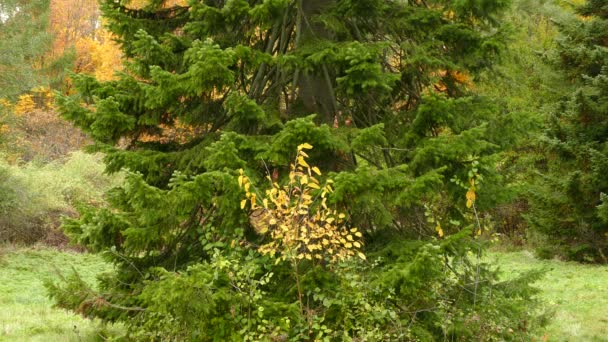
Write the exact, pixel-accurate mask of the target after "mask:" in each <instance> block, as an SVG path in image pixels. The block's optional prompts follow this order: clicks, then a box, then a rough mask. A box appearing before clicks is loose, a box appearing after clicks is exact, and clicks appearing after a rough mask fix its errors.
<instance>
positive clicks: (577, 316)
mask: <svg viewBox="0 0 608 342" xmlns="http://www.w3.org/2000/svg"><path fill="white" fill-rule="evenodd" d="M491 257H492V258H495V259H497V260H498V263H499V264H500V265H501V269H502V270H504V271H505V276H507V277H509V276H513V275H515V274H517V273H520V272H523V271H527V270H531V269H539V268H544V269H546V270H547V274H546V275H545V277H544V278H543V279H541V280H540V281H538V282H537V283H536V284H535V286H537V287H538V288H540V289H541V290H542V292H541V293H540V294H539V295H540V297H541V299H542V300H543V301H545V302H546V305H547V307H548V308H549V309H550V310H552V311H554V312H555V315H554V316H553V318H552V320H551V322H550V323H549V325H548V326H547V327H546V328H545V329H544V331H542V332H541V333H540V336H539V337H541V339H540V340H543V339H542V337H543V336H546V338H547V341H551V342H553V341H560V342H561V341H608V267H607V266H597V265H581V264H578V263H574V262H563V261H558V260H538V259H536V258H535V257H534V255H533V254H532V253H530V252H527V251H520V252H509V253H492V255H491Z"/></svg>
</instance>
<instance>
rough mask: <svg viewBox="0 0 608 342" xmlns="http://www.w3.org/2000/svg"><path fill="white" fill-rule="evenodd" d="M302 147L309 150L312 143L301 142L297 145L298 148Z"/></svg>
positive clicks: (301, 148)
mask: <svg viewBox="0 0 608 342" xmlns="http://www.w3.org/2000/svg"><path fill="white" fill-rule="evenodd" d="M303 149H307V150H310V149H312V145H311V144H309V143H303V144H300V145H298V150H303Z"/></svg>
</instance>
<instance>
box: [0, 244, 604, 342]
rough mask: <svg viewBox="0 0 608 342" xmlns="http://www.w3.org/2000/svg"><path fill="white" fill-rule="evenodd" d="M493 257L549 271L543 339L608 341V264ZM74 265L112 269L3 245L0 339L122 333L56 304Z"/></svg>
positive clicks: (96, 261) (516, 268)
mask: <svg viewBox="0 0 608 342" xmlns="http://www.w3.org/2000/svg"><path fill="white" fill-rule="evenodd" d="M490 258H493V259H496V260H497V261H498V263H499V264H500V265H501V269H502V270H504V275H505V277H511V276H515V275H516V274H517V273H520V272H524V271H527V270H531V269H539V268H541V269H542V268H544V269H546V270H547V274H546V275H545V277H544V278H543V279H541V280H540V281H539V282H538V283H537V284H536V286H537V287H539V288H540V289H541V290H542V292H541V293H540V296H541V299H542V300H543V301H545V302H546V305H547V307H548V308H549V309H550V310H552V311H554V312H555V315H554V317H553V319H552V321H551V322H550V324H549V325H548V326H547V327H546V328H545V329H544V330H543V331H542V332H540V333H539V339H538V340H540V341H542V340H543V338H542V337H543V336H546V337H547V341H551V342H553V341H556V342H557V341H560V342H561V341H608V267H607V266H593V265H581V264H577V263H570V262H562V261H557V260H538V259H536V258H535V257H534V256H533V255H532V253H530V252H526V251H520V252H494V253H491V255H490ZM72 267H74V268H75V269H76V270H77V271H78V272H79V273H80V274H81V276H82V277H83V278H84V279H85V280H87V281H89V282H91V283H93V282H94V279H95V274H97V273H98V272H104V271H107V270H110V266H109V265H108V264H107V263H105V262H104V261H103V260H102V259H101V258H100V257H99V256H96V255H91V254H78V253H73V252H60V251H56V250H53V249H48V248H10V247H4V248H3V247H2V246H0V341H95V340H103V339H102V338H101V337H100V332H101V331H103V332H104V334H106V335H107V334H110V335H114V336H119V335H120V333H121V329H120V328H119V327H116V328H107V327H103V326H101V324H100V323H96V322H93V321H90V320H87V319H83V318H82V317H79V316H76V315H74V314H72V313H69V312H66V311H64V310H61V309H57V308H53V307H52V302H51V300H50V299H49V298H48V297H47V295H46V289H45V288H44V286H43V282H44V280H45V279H58V274H57V271H58V270H60V272H62V273H64V274H65V273H67V272H69V271H70V270H71V268H72Z"/></svg>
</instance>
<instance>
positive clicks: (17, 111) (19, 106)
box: [0, 87, 90, 161]
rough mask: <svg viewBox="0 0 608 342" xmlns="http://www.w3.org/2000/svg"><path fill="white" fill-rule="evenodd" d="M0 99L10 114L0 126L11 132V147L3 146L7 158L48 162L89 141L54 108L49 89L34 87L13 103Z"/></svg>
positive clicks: (2, 130) (3, 131) (2, 129)
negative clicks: (10, 118)
mask: <svg viewBox="0 0 608 342" xmlns="http://www.w3.org/2000/svg"><path fill="white" fill-rule="evenodd" d="M0 102H1V104H2V107H3V108H5V109H7V111H6V112H8V113H5V114H7V115H11V114H12V118H13V119H12V120H8V121H10V123H8V124H3V125H1V127H0V131H1V132H2V133H7V134H9V135H10V139H9V140H10V146H6V147H5V149H6V150H7V151H8V152H9V154H10V155H11V158H10V159H13V160H17V159H22V160H26V161H28V160H32V159H34V158H36V159H39V160H44V161H49V160H53V159H57V158H60V157H62V156H65V155H66V154H68V153H69V152H72V151H76V150H78V149H81V148H82V147H84V146H85V145H88V144H90V140H89V139H88V138H87V137H86V136H85V135H84V134H83V133H82V132H81V131H80V130H78V129H77V128H75V127H74V126H73V125H71V124H70V123H69V122H67V121H65V120H64V119H62V118H61V117H60V116H59V114H58V113H57V112H56V111H55V108H54V106H53V93H52V92H51V90H50V89H49V88H43V87H40V88H35V89H33V90H32V91H30V93H28V94H24V95H22V96H20V97H19V100H18V101H17V103H15V104H14V105H13V104H11V103H9V102H8V101H0Z"/></svg>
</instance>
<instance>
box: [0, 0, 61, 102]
mask: <svg viewBox="0 0 608 342" xmlns="http://www.w3.org/2000/svg"><path fill="white" fill-rule="evenodd" d="M48 15H49V0H7V1H2V3H0V98H9V99H15V98H16V97H17V96H19V95H20V94H22V93H24V92H26V91H28V90H30V89H32V88H34V87H36V86H39V85H41V84H44V82H45V80H44V76H43V73H41V72H40V70H41V69H42V66H43V65H44V64H45V61H44V55H45V53H46V52H47V51H48V49H49V48H50V44H51V42H52V37H51V35H50V34H49V33H48V32H47V31H46V28H47V26H48Z"/></svg>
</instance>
